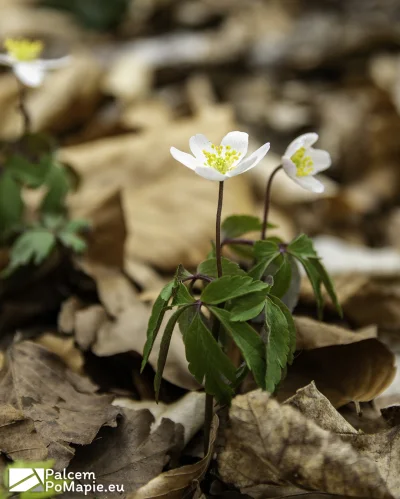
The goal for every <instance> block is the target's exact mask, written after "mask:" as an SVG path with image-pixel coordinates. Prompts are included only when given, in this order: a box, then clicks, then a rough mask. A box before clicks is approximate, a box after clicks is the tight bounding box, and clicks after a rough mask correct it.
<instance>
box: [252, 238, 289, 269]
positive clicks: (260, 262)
mask: <svg viewBox="0 0 400 499" xmlns="http://www.w3.org/2000/svg"><path fill="white" fill-rule="evenodd" d="M280 254H281V252H280V250H279V245H278V244H277V243H276V242H275V241H272V240H269V239H266V240H265V241H257V242H256V243H255V245H254V255H255V257H256V260H257V263H256V265H254V267H253V268H251V269H250V271H249V273H248V274H249V276H250V277H252V278H253V279H261V277H262V276H263V275H264V274H265V271H266V270H267V267H268V266H269V265H271V263H272V262H273V261H274V260H275V258H277V257H278V256H279V255H280Z"/></svg>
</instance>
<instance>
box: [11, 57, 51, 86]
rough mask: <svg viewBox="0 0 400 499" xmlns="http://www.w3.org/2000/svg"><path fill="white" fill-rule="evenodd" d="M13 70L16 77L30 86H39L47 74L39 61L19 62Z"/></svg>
mask: <svg viewBox="0 0 400 499" xmlns="http://www.w3.org/2000/svg"><path fill="white" fill-rule="evenodd" d="M13 71H14V73H15V75H16V77H17V78H18V79H19V80H20V81H21V82H22V83H23V84H24V85H26V86H28V87H39V86H40V85H41V84H42V83H43V80H44V76H45V70H44V69H43V68H42V67H41V66H40V64H38V62H37V61H33V62H18V63H16V64H14V65H13Z"/></svg>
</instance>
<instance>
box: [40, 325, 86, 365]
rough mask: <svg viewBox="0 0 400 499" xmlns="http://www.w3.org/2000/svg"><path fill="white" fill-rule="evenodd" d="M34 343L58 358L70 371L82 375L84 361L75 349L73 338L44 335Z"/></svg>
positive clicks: (50, 334) (80, 353) (79, 352)
mask: <svg viewBox="0 0 400 499" xmlns="http://www.w3.org/2000/svg"><path fill="white" fill-rule="evenodd" d="M35 343H37V344H38V345H42V346H43V347H45V348H46V349H47V350H48V351H49V352H53V353H54V354H55V355H57V356H58V357H60V358H61V359H62V360H63V362H64V363H65V365H66V366H67V367H68V368H69V369H71V371H73V372H75V373H79V374H82V372H83V366H84V363H85V360H84V358H83V354H82V352H81V350H79V349H78V348H76V346H75V341H74V338H71V337H68V338H65V337H62V336H60V335H56V334H53V333H45V334H42V335H41V336H39V337H38V338H37V339H36V340H35Z"/></svg>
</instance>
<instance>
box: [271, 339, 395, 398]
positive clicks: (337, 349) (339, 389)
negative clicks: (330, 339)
mask: <svg viewBox="0 0 400 499" xmlns="http://www.w3.org/2000/svg"><path fill="white" fill-rule="evenodd" d="M395 374H396V367H395V364H394V355H393V354H392V352H391V351H390V350H389V349H388V348H387V347H386V346H385V345H384V344H383V343H381V342H380V341H379V340H377V339H375V338H370V339H366V340H362V341H358V342H357V343H350V344H347V345H333V346H328V347H323V348H316V349H314V350H304V351H302V352H300V353H299V355H298V356H297V357H296V359H295V361H294V362H293V365H292V366H291V367H290V368H289V369H288V376H287V377H286V379H285V380H284V381H283V383H282V389H281V390H280V391H279V392H278V397H279V400H284V399H286V398H287V397H289V396H290V395H293V394H294V393H295V392H296V390H298V389H299V388H302V387H303V386H305V385H308V384H309V383H310V382H311V381H315V384H316V386H317V388H318V390H319V391H320V392H321V393H323V394H324V395H325V396H326V397H327V398H328V399H329V400H330V402H331V403H332V405H334V406H335V407H340V406H342V405H345V404H347V403H348V402H351V401H357V402H369V401H370V400H373V399H374V398H375V397H377V396H378V395H379V394H380V393H381V392H383V391H384V390H385V388H386V387H388V386H389V385H390V383H391V382H392V380H393V378H394V376H395Z"/></svg>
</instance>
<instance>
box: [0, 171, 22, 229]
mask: <svg viewBox="0 0 400 499" xmlns="http://www.w3.org/2000/svg"><path fill="white" fill-rule="evenodd" d="M23 211H24V205H23V202H22V198H21V187H20V186H19V184H18V183H17V182H16V181H15V179H14V178H13V176H12V174H11V173H10V172H8V171H4V172H2V173H1V174H0V232H1V233H2V234H3V235H7V233H8V232H9V231H10V230H12V229H13V228H14V227H15V226H18V225H19V224H20V222H21V218H22V214H23Z"/></svg>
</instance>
